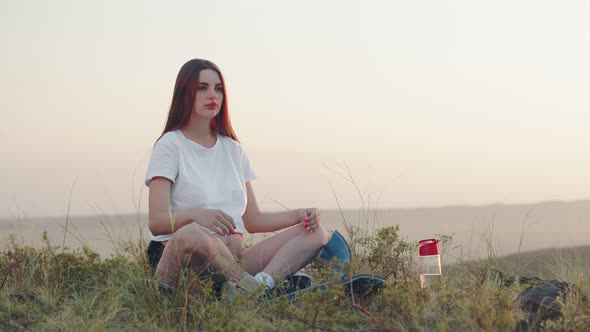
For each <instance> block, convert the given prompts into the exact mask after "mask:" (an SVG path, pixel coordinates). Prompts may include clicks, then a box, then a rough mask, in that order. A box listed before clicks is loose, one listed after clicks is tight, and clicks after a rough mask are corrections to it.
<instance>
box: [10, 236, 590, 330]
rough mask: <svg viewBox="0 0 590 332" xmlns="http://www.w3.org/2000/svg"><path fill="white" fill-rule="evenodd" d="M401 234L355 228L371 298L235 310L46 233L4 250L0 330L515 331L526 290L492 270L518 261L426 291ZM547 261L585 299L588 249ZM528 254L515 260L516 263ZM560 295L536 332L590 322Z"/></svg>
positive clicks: (549, 270) (125, 251)
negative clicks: (374, 285) (373, 282)
mask: <svg viewBox="0 0 590 332" xmlns="http://www.w3.org/2000/svg"><path fill="white" fill-rule="evenodd" d="M398 231H399V229H398V228H397V227H388V228H382V229H380V230H378V231H377V232H376V233H374V234H372V235H371V234H367V233H363V232H361V231H360V230H358V229H355V228H354V227H350V232H352V234H349V239H350V244H351V247H352V251H353V255H354V256H353V257H354V258H353V259H354V261H353V264H351V266H350V267H349V268H350V273H351V274H359V273H373V274H376V275H380V276H383V277H386V278H387V285H386V287H385V288H384V289H383V290H382V291H381V292H379V293H378V294H375V295H374V296H372V297H370V298H358V297H356V298H354V299H352V298H349V297H346V296H345V292H344V290H343V289H341V288H339V287H334V288H331V289H329V290H327V291H325V292H317V293H306V294H304V295H303V296H301V297H300V298H297V299H295V300H292V301H288V300H287V299H281V300H278V301H269V300H259V299H251V298H250V299H249V298H244V299H238V300H237V301H236V302H234V303H223V302H220V301H217V300H216V298H215V294H214V293H213V292H212V291H211V290H210V289H211V283H210V281H207V280H200V279H197V278H195V277H194V276H193V275H191V274H190V273H188V272H187V273H185V277H184V278H183V280H182V281H181V283H180V285H179V288H178V290H177V292H176V293H175V294H166V293H164V292H161V291H160V290H158V288H157V287H156V286H155V285H154V284H146V283H145V282H144V280H145V279H150V278H152V277H153V275H152V271H151V269H150V268H149V267H148V264H147V262H146V258H145V255H144V250H145V243H143V242H141V241H139V242H137V243H133V242H127V243H122V244H120V245H118V246H119V248H117V252H118V254H116V255H113V256H111V257H109V258H106V259H103V258H101V257H100V256H99V255H98V254H97V253H95V252H93V251H92V250H90V249H88V248H85V247H83V248H82V249H69V248H67V247H63V246H59V245H57V246H56V245H53V244H52V243H50V242H49V240H48V239H47V236H46V234H45V235H43V236H42V237H41V240H42V241H43V243H44V246H42V247H41V248H37V249H35V248H31V247H27V246H22V245H20V244H17V241H16V240H15V237H12V240H11V241H10V244H9V246H8V247H7V248H5V249H4V250H3V252H1V253H0V283H1V284H0V330H7V331H19V330H22V331H24V330H39V329H42V330H89V331H93V330H100V331H103V330H172V331H185V330H276V331H300V330H322V331H323V330H327V331H341V330H346V331H348V330H378V331H431V330H435V331H476V330H477V331H479V330H483V331H511V330H515V328H516V326H517V324H518V322H519V321H520V320H521V319H522V318H524V313H523V312H522V311H521V310H520V309H519V308H518V305H517V304H516V303H515V302H514V299H515V298H516V297H517V295H518V294H519V293H520V292H521V291H522V290H523V289H524V288H526V287H527V286H526V285H520V284H513V285H511V286H505V285H504V283H503V282H502V281H501V280H499V279H498V278H495V277H493V276H491V275H492V274H491V273H490V271H493V270H494V269H501V270H502V271H503V272H504V273H506V274H508V275H510V274H511V273H512V272H514V271H520V269H519V270H514V269H513V270H510V266H511V264H510V262H511V259H513V258H511V257H508V258H507V259H506V260H501V259H498V258H497V257H493V258H494V259H493V260H491V261H487V262H459V263H456V264H454V265H452V266H450V265H449V266H445V271H446V272H448V273H447V274H446V276H445V278H444V280H443V283H442V284H441V285H439V286H435V287H432V288H430V289H422V288H420V287H419V272H418V270H417V269H416V264H415V260H416V256H415V252H416V244H414V243H409V242H406V241H404V240H403V239H401V238H400V237H399V235H398ZM445 241H446V242H445V243H443V249H444V248H452V237H446V240H445ZM521 255H522V254H521ZM544 257H545V259H544V262H545V265H544V269H543V271H542V273H539V274H540V275H541V276H543V277H547V278H556V279H559V280H565V281H570V282H573V283H575V284H576V285H578V286H580V288H581V289H582V291H584V292H585V293H586V294H590V275H589V272H590V261H589V259H588V255H587V251H586V252H584V253H576V254H572V253H571V252H569V251H560V252H553V253H551V254H549V253H547V254H545V255H544ZM528 259H529V258H527V257H524V256H521V257H518V260H519V261H520V262H523V261H527V260H528ZM306 271H307V272H308V273H310V274H311V275H312V276H313V277H314V278H315V280H328V279H330V278H332V274H331V272H330V271H329V267H327V266H326V265H325V264H323V263H322V262H321V261H314V262H313V263H312V264H311V265H310V266H309V267H308V268H307V270H306ZM537 272H540V271H537ZM129 290H131V291H132V293H133V294H129ZM564 299H565V300H564V301H566V303H565V305H564V316H563V317H562V318H561V319H559V320H557V321H551V322H544V323H542V324H541V323H538V324H537V325H536V328H539V329H541V330H549V331H562V330H579V331H583V330H587V329H588V328H589V327H590V322H589V319H590V309H589V308H588V306H587V305H586V303H584V302H583V301H581V300H579V299H576V298H568V297H567V296H565V297H564Z"/></svg>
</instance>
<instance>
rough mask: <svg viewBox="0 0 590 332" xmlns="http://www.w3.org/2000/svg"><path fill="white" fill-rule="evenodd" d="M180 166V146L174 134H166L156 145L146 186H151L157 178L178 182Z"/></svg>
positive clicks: (146, 178) (149, 166)
mask: <svg viewBox="0 0 590 332" xmlns="http://www.w3.org/2000/svg"><path fill="white" fill-rule="evenodd" d="M178 164H179V145H178V141H177V140H176V139H175V137H174V135H173V133H171V132H170V133H166V134H165V135H164V136H162V137H161V138H160V139H159V140H158V141H157V142H156V145H154V148H153V150H152V156H151V157H150V163H149V165H148V171H147V175H146V177H145V185H146V186H148V187H149V186H150V181H151V180H152V179H153V178H154V177H157V176H162V177H165V178H167V179H170V181H172V183H174V182H176V177H177V176H178Z"/></svg>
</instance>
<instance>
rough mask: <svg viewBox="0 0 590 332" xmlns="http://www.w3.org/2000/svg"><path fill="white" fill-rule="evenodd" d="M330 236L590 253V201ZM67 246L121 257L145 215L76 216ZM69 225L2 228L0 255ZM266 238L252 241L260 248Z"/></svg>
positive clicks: (21, 223)
mask: <svg viewBox="0 0 590 332" xmlns="http://www.w3.org/2000/svg"><path fill="white" fill-rule="evenodd" d="M321 213H322V223H323V224H324V227H326V228H327V229H328V230H330V231H333V230H338V231H340V232H342V233H343V234H345V235H346V230H345V227H344V223H343V220H344V221H345V222H346V223H347V224H348V225H350V226H354V227H358V228H359V229H360V230H361V231H366V232H368V233H369V234H372V233H373V232H374V230H375V229H377V228H379V227H383V226H391V225H399V227H400V234H401V235H402V236H403V237H405V238H406V239H407V240H410V241H417V240H420V239H423V238H431V237H436V236H437V235H440V234H444V235H453V242H452V243H451V245H450V246H449V248H448V251H447V254H448V255H447V260H449V261H452V260H471V259H480V258H487V257H489V256H496V257H500V256H506V255H511V254H516V253H518V252H531V251H536V250H541V249H552V248H569V247H580V246H590V239H589V238H588V234H589V231H590V200H583V201H572V202H557V201H555V202H542V203H537V204H517V205H515V204H493V205H485V206H448V207H432V208H411V209H379V210H367V211H363V210H344V211H342V212H340V211H336V210H323V211H321ZM67 223H68V232H67V234H66V237H65V243H66V245H68V246H70V247H80V246H82V244H84V245H87V246H88V247H89V248H90V249H92V250H94V251H97V252H98V253H100V254H101V255H102V256H103V257H108V256H109V255H111V254H114V253H115V248H116V245H115V244H116V243H118V242H120V241H124V240H134V241H135V240H137V241H138V240H139V239H140V238H142V239H147V234H148V230H147V215H144V214H139V215H137V214H136V215H133V214H130V215H96V216H70V217H69V219H68V222H67ZM65 225H66V217H65V216H64V217H61V218H58V217H50V218H20V220H18V219H16V218H14V219H1V220H0V247H4V246H6V244H7V243H8V238H9V235H10V234H14V235H15V238H16V241H17V242H19V243H21V244H26V245H31V246H39V245H40V243H41V234H42V232H43V231H44V230H47V232H48V235H49V238H50V240H51V241H52V242H53V243H55V244H59V245H61V243H62V241H63V240H64V229H65ZM265 236H268V234H265V235H263V234H256V235H255V236H252V235H248V236H246V241H248V242H252V241H258V240H259V239H261V238H264V237H265Z"/></svg>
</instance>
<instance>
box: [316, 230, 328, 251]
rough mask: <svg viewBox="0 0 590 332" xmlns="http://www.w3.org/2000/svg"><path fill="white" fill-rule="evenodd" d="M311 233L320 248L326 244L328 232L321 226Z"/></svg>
mask: <svg viewBox="0 0 590 332" xmlns="http://www.w3.org/2000/svg"><path fill="white" fill-rule="evenodd" d="M313 232H314V233H315V235H316V236H317V239H318V242H319V244H320V245H321V246H322V247H323V246H324V245H326V243H328V238H329V236H328V232H327V231H326V230H325V229H324V228H323V227H322V225H319V226H318V228H317V229H316V230H314V231H313Z"/></svg>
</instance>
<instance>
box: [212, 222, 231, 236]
mask: <svg viewBox="0 0 590 332" xmlns="http://www.w3.org/2000/svg"><path fill="white" fill-rule="evenodd" d="M227 223H228V222H227V221H225V222H224V221H222V220H220V219H217V222H216V225H217V227H219V229H221V231H222V232H223V233H224V234H222V235H225V234H231V232H232V230H233V229H232V230H230V229H229V226H228V225H227Z"/></svg>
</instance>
